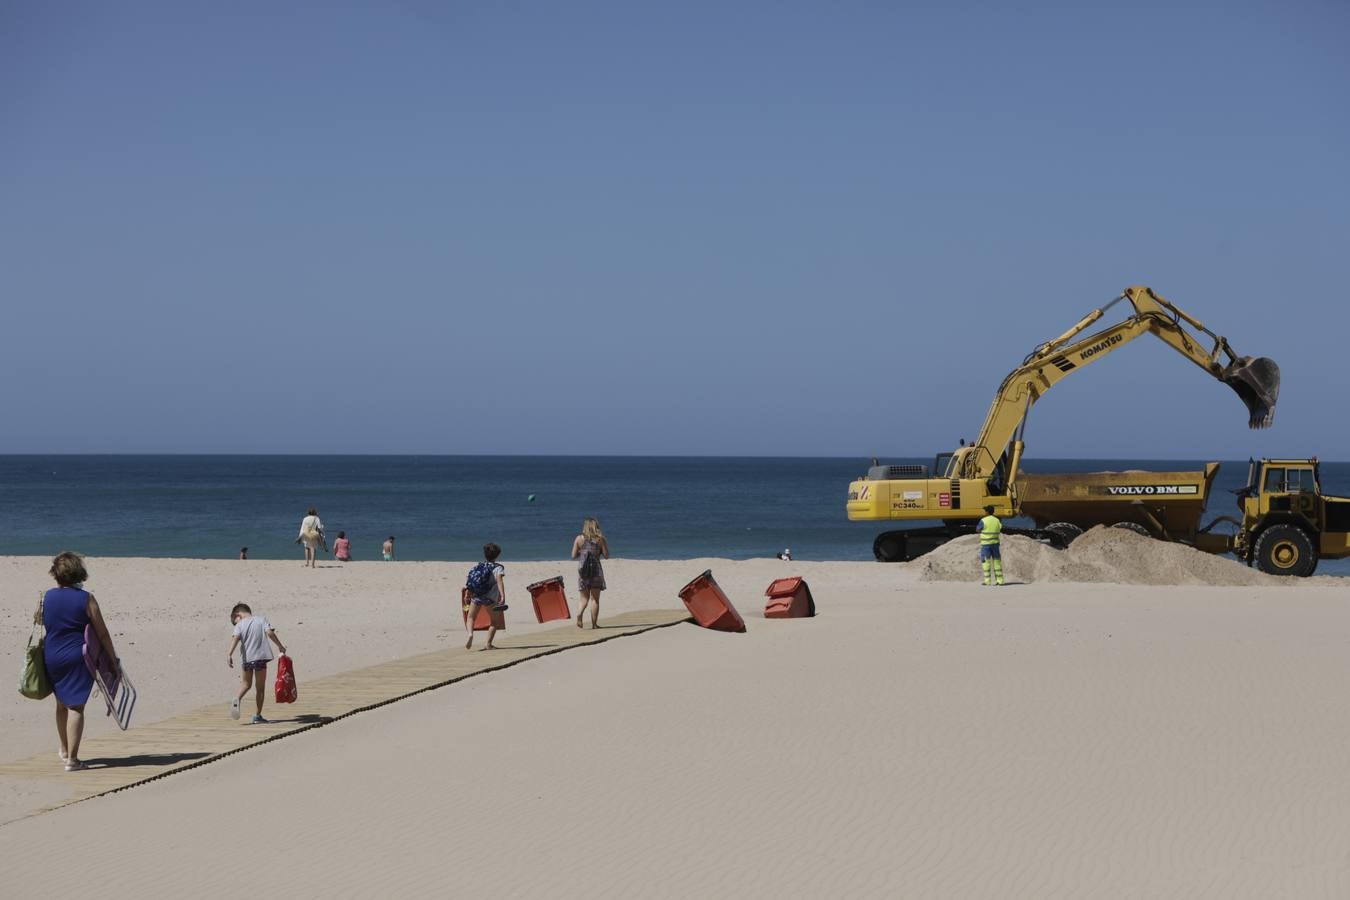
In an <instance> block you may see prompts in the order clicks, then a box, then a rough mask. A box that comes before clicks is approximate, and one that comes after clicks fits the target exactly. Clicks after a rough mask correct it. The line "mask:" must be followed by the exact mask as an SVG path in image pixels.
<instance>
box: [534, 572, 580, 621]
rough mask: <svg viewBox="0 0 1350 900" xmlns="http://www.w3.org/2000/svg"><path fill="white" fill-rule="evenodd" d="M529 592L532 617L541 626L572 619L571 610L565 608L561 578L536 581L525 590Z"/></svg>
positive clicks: (565, 601)
mask: <svg viewBox="0 0 1350 900" xmlns="http://www.w3.org/2000/svg"><path fill="white" fill-rule="evenodd" d="M525 590H527V591H529V592H530V601H531V602H532V603H533V604H534V617H535V618H536V619H537V620H539V623H540V624H541V625H542V624H543V623H544V622H552V621H554V620H556V619H570V618H572V610H571V609H570V608H569V607H568V606H567V592H566V591H565V590H563V580H562V576H561V575H560V576H558V577H557V578H546V579H544V580H543V581H536V582H535V583H534V584H532V585H530V586H528V587H527V588H525Z"/></svg>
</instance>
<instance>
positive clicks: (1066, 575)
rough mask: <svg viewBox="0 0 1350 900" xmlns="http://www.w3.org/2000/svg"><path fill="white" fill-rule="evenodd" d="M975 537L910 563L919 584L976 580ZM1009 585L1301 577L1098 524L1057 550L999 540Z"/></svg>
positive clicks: (1252, 581)
mask: <svg viewBox="0 0 1350 900" xmlns="http://www.w3.org/2000/svg"><path fill="white" fill-rule="evenodd" d="M978 548H979V537H978V536H977V535H973V534H972V535H966V536H964V537H959V538H957V539H956V540H954V541H950V542H949V543H947V544H944V545H942V546H941V547H939V548H937V549H936V550H934V551H933V552H932V553H929V554H927V555H926V556H922V557H920V558H919V559H916V560H914V561H913V562H911V563H908V565H909V566H913V567H915V568H917V570H918V572H919V579H920V580H921V581H971V580H973V579H976V578H978V577H979V572H980V564H979V559H978V554H979V550H978ZM1003 574H1004V577H1005V578H1006V579H1007V580H1008V581H1020V582H1026V583H1032V582H1054V581H1074V582H1096V583H1113V584H1154V585H1173V584H1202V585H1217V586H1221V587H1243V586H1255V585H1276V584H1279V585H1288V584H1292V583H1294V582H1296V581H1298V580H1299V579H1297V578H1280V577H1277V576H1274V575H1266V574H1263V573H1262V572H1260V571H1258V570H1256V569H1253V568H1249V567H1248V566H1246V565H1244V564H1243V563H1240V562H1238V561H1237V560H1235V559H1233V558H1232V557H1228V556H1215V555H1213V554H1210V553H1203V552H1201V551H1199V550H1196V549H1195V548H1194V547H1188V546H1186V545H1185V544H1173V543H1170V542H1168V541H1160V540H1156V539H1154V538H1150V537H1145V536H1143V535H1141V534H1136V533H1134V532H1133V531H1127V530H1125V529H1123V528H1106V527H1104V526H1098V527H1097V528H1093V529H1092V530H1090V531H1088V532H1087V533H1086V534H1084V535H1083V536H1081V537H1080V538H1078V540H1076V541H1074V542H1073V543H1072V544H1070V545H1069V548H1068V549H1067V550H1056V549H1054V548H1053V547H1051V546H1049V545H1048V544H1042V543H1040V542H1039V541H1034V540H1032V539H1031V538H1028V537H1023V536H1022V535H1017V534H1009V535H1004V537H1003Z"/></svg>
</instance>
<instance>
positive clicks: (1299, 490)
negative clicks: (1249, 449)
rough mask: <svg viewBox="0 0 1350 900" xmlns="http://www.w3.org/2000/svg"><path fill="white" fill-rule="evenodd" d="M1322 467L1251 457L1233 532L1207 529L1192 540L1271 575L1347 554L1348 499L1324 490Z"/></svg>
mask: <svg viewBox="0 0 1350 900" xmlns="http://www.w3.org/2000/svg"><path fill="white" fill-rule="evenodd" d="M1321 474H1322V473H1321V468H1320V466H1319V465H1318V463H1317V459H1316V457H1314V458H1312V459H1262V460H1259V461H1258V460H1252V461H1251V462H1250V463H1249V465H1248V469H1247V486H1246V487H1244V488H1242V489H1240V490H1238V491H1237V492H1236V493H1237V495H1238V509H1239V510H1240V511H1241V512H1242V518H1241V519H1230V518H1228V517H1226V516H1225V517H1221V518H1220V519H1219V520H1216V522H1214V523H1211V524H1210V526H1209V527H1210V528H1212V527H1213V526H1214V525H1215V524H1217V523H1218V522H1220V521H1227V522H1231V523H1232V524H1234V525H1235V526H1236V531H1235V532H1234V533H1233V534H1232V535H1226V534H1214V533H1205V534H1199V535H1197V536H1196V540H1195V541H1194V544H1195V546H1196V547H1197V548H1199V549H1201V550H1208V551H1209V552H1211V553H1233V554H1235V555H1236V556H1237V558H1238V559H1241V560H1243V561H1244V562H1246V563H1247V564H1248V565H1252V566H1256V567H1257V568H1258V569H1260V570H1261V571H1262V572H1267V573H1269V574H1271V575H1297V576H1307V575H1311V574H1312V573H1313V572H1314V571H1316V569H1317V561H1318V560H1319V559H1343V558H1345V557H1347V556H1350V498H1346V497H1329V496H1327V495H1325V494H1323V493H1322V478H1321Z"/></svg>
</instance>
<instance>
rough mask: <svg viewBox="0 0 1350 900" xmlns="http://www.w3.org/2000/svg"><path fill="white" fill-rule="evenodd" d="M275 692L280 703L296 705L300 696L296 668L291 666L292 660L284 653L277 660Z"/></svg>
mask: <svg viewBox="0 0 1350 900" xmlns="http://www.w3.org/2000/svg"><path fill="white" fill-rule="evenodd" d="M275 691H276V695H277V702H278V703H294V702H295V698H296V697H298V696H299V695H300V692H299V690H297V689H296V686H295V666H293V665H292V664H291V658H290V657H289V656H287V655H286V654H284V653H283V654H281V658H280V659H278V660H277V682H276V685H275Z"/></svg>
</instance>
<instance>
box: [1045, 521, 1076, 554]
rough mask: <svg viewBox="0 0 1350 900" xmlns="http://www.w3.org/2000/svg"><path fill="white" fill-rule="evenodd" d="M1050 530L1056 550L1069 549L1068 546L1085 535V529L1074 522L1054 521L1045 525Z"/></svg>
mask: <svg viewBox="0 0 1350 900" xmlns="http://www.w3.org/2000/svg"><path fill="white" fill-rule="evenodd" d="M1045 530H1046V531H1048V532H1050V536H1051V544H1052V545H1053V546H1054V548H1055V549H1056V550H1065V549H1068V546H1069V545H1070V544H1072V543H1073V542H1074V541H1076V540H1078V539H1079V538H1080V537H1082V536H1083V529H1081V528H1079V527H1078V526H1077V525H1075V524H1073V523H1072V522H1053V523H1051V524H1049V525H1047V526H1045Z"/></svg>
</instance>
